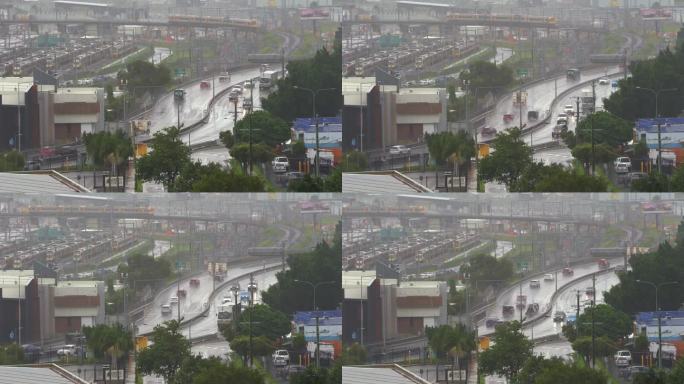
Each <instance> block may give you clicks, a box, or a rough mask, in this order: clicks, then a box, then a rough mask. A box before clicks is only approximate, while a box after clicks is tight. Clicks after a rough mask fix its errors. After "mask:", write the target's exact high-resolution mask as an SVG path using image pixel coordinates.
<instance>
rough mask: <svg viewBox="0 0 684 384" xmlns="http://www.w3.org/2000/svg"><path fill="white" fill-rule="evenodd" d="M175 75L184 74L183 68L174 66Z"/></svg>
mask: <svg viewBox="0 0 684 384" xmlns="http://www.w3.org/2000/svg"><path fill="white" fill-rule="evenodd" d="M175 72H176V77H180V76H185V68H176V70H175Z"/></svg>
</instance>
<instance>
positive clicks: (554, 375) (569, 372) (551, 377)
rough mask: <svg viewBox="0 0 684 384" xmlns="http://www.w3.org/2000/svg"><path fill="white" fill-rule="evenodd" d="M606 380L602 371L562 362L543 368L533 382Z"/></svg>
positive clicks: (600, 383)
mask: <svg viewBox="0 0 684 384" xmlns="http://www.w3.org/2000/svg"><path fill="white" fill-rule="evenodd" d="M521 376H522V375H521ZM607 382H608V377H607V376H606V374H605V373H603V372H600V371H597V370H594V369H591V368H589V367H579V366H576V365H568V364H563V363H562V362H561V363H560V364H557V363H556V364H554V365H553V366H547V367H545V368H543V369H542V370H541V371H540V372H539V374H538V375H537V376H536V378H535V380H534V384H575V383H584V384H605V383H607ZM530 383H532V382H531V381H530Z"/></svg>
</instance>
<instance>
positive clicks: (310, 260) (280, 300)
mask: <svg viewBox="0 0 684 384" xmlns="http://www.w3.org/2000/svg"><path fill="white" fill-rule="evenodd" d="M341 242H342V232H341V228H340V225H339V224H338V225H337V228H336V231H335V238H334V241H333V242H332V244H328V243H327V242H321V243H319V244H318V245H316V247H315V248H314V250H313V251H311V252H306V253H301V254H294V255H289V256H288V258H287V264H288V266H289V268H288V269H286V270H285V271H281V272H278V273H277V274H276V278H277V280H278V281H277V283H275V284H273V285H271V286H270V287H268V289H267V290H266V291H265V292H262V296H261V298H262V300H263V302H264V303H266V304H268V305H269V306H271V307H272V308H274V309H277V310H279V311H281V312H283V313H293V312H295V311H306V310H311V309H312V306H313V290H312V289H311V287H310V286H309V285H308V284H302V283H298V282H296V281H295V280H302V281H309V282H311V283H312V284H316V283H319V282H324V281H332V282H334V283H333V284H322V285H320V286H319V287H318V288H317V289H316V305H317V306H318V308H319V309H321V310H325V309H335V308H337V307H338V306H339V305H340V303H341V302H342V288H341V287H342V264H341V263H340V254H341V253H340V252H342V243H341Z"/></svg>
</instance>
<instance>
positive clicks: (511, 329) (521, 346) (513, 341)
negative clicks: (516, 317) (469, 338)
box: [479, 321, 532, 382]
mask: <svg viewBox="0 0 684 384" xmlns="http://www.w3.org/2000/svg"><path fill="white" fill-rule="evenodd" d="M492 341H493V344H494V345H493V346H491V347H490V348H489V349H487V350H486V351H484V352H482V353H480V357H479V370H480V372H481V373H484V374H487V375H493V374H497V375H500V376H504V377H506V379H507V380H508V381H509V382H510V381H511V379H512V378H513V377H514V376H515V375H517V374H518V372H519V371H520V370H521V369H522V368H523V366H524V364H525V361H527V359H529V358H530V357H531V356H532V342H531V341H530V340H528V339H527V337H525V335H524V334H523V333H522V332H521V325H520V323H519V322H518V321H511V322H507V323H504V324H502V325H499V326H498V327H496V330H495V331H494V337H493V340H492Z"/></svg>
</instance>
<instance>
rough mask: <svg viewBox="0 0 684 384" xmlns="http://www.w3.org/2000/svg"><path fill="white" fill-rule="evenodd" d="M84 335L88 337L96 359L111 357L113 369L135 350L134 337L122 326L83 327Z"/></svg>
mask: <svg viewBox="0 0 684 384" xmlns="http://www.w3.org/2000/svg"><path fill="white" fill-rule="evenodd" d="M83 334H84V335H85V336H86V344H87V346H88V348H90V349H91V350H92V351H93V353H94V354H95V357H97V358H102V357H104V356H105V355H107V356H109V357H110V358H111V360H112V366H113V367H117V366H118V365H119V363H120V361H121V360H120V359H121V358H122V357H123V356H128V353H129V352H130V351H131V350H133V335H132V334H131V332H130V331H128V330H126V329H124V327H123V325H121V324H115V325H112V326H109V325H105V324H99V325H96V326H94V327H87V326H86V327H83Z"/></svg>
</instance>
